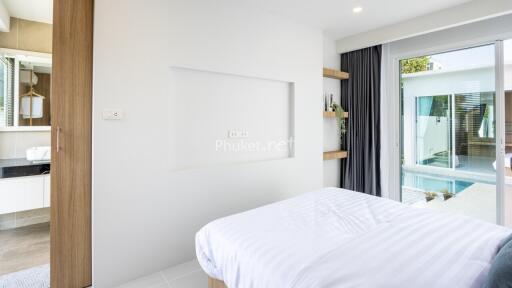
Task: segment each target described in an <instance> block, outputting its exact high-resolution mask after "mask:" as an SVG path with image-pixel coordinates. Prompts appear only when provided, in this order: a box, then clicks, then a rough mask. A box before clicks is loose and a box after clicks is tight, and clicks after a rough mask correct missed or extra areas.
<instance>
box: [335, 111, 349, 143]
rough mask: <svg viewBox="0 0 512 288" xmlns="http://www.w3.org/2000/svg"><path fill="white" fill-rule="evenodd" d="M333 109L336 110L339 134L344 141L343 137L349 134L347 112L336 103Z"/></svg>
mask: <svg viewBox="0 0 512 288" xmlns="http://www.w3.org/2000/svg"><path fill="white" fill-rule="evenodd" d="M332 109H333V110H334V113H335V114H336V121H337V122H338V132H339V133H340V137H341V139H343V136H345V134H346V133H347V127H346V126H345V110H344V109H343V107H341V105H338V104H336V103H333V104H332Z"/></svg>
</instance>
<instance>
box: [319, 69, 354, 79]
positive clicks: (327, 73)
mask: <svg viewBox="0 0 512 288" xmlns="http://www.w3.org/2000/svg"><path fill="white" fill-rule="evenodd" d="M324 77H326V78H332V79H338V80H347V79H348V78H349V77H350V75H349V74H348V73H347V72H343V71H339V70H335V69H329V68H324Z"/></svg>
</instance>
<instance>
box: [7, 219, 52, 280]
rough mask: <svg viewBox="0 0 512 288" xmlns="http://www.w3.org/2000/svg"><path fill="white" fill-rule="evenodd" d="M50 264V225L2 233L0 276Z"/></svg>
mask: <svg viewBox="0 0 512 288" xmlns="http://www.w3.org/2000/svg"><path fill="white" fill-rule="evenodd" d="M49 262H50V224H49V223H42V224H36V225H31V226H26V227H21V228H16V229H10V230H3V231H0V275H3V274H7V273H12V272H16V271H20V270H23V269H28V268H32V267H34V266H39V265H43V264H47V263H49Z"/></svg>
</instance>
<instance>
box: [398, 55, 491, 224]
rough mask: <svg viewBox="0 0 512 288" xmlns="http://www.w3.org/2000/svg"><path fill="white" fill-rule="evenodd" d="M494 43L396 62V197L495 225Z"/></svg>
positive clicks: (416, 204) (419, 205) (406, 201)
mask: <svg viewBox="0 0 512 288" xmlns="http://www.w3.org/2000/svg"><path fill="white" fill-rule="evenodd" d="M495 84H496V78H495V46H494V45H486V46H479V47H474V48H468V49H463V50H457V51H450V52H445V53H439V54H432V55H422V56H419V57H414V58H409V59H402V60H401V61H400V99H401V156H402V159H401V200H402V202H404V203H406V204H410V205H413V206H418V207H430V208H434V209H439V210H443V211H448V212H454V213H460V214H465V215H468V216H472V217H476V218H480V219H482V220H485V221H489V222H493V223H496V222H497V219H496V215H497V212H496V211H497V205H496V203H497V200H496V199H497V186H496V170H495V169H496V168H495V167H496V166H495V165H496V164H495V161H496V143H497V142H496V140H497V137H496V93H495V91H496V88H495Z"/></svg>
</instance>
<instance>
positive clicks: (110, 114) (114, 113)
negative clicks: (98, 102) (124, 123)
mask: <svg viewBox="0 0 512 288" xmlns="http://www.w3.org/2000/svg"><path fill="white" fill-rule="evenodd" d="M103 119H104V120H121V119H123V110H121V109H103Z"/></svg>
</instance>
